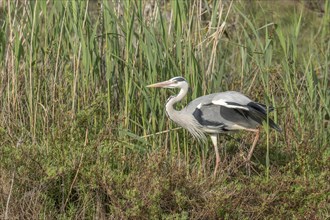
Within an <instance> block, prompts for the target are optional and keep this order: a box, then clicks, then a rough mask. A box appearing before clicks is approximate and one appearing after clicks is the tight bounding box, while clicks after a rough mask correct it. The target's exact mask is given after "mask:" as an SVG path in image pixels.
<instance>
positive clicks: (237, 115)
mask: <svg viewBox="0 0 330 220" xmlns="http://www.w3.org/2000/svg"><path fill="white" fill-rule="evenodd" d="M149 87H165V88H180V89H181V90H180V92H179V94H178V95H177V96H171V97H170V98H169V99H168V101H167V103H166V112H167V115H168V116H169V117H170V119H172V120H173V121H174V122H176V123H177V124H179V125H181V126H182V127H184V128H186V129H187V130H188V131H189V132H190V133H191V134H192V135H193V136H195V137H196V138H198V139H205V133H207V134H209V135H210V136H211V139H212V142H213V144H214V147H215V150H216V159H217V164H216V168H215V173H216V170H217V166H218V163H219V161H220V159H219V155H218V149H217V135H218V134H219V133H225V132H230V131H237V130H248V131H254V132H257V135H256V139H255V141H254V143H253V145H252V147H251V150H250V152H249V155H248V160H250V157H251V155H252V152H253V149H254V147H255V144H256V141H257V139H258V137H259V130H258V129H257V127H258V126H259V125H261V124H262V123H263V121H266V120H267V113H268V112H269V111H271V110H272V108H269V109H268V111H267V107H266V106H265V105H263V104H260V103H257V102H254V101H252V100H251V99H249V98H248V97H246V96H245V95H243V94H241V93H239V92H235V91H227V92H220V93H213V94H210V95H205V96H201V97H199V98H196V99H195V100H193V101H191V102H190V103H189V104H188V105H187V106H186V107H185V108H183V109H181V110H176V109H175V108H174V105H175V103H177V102H179V101H181V100H182V98H183V97H185V96H186V94H187V91H188V83H187V81H186V80H185V79H184V78H182V77H174V78H172V79H170V80H168V81H164V82H161V83H156V84H153V85H150V86H149ZM268 123H269V126H270V127H271V128H274V129H275V130H277V131H280V130H281V129H280V128H279V127H278V126H277V125H276V124H275V123H274V122H273V121H272V120H271V119H268Z"/></svg>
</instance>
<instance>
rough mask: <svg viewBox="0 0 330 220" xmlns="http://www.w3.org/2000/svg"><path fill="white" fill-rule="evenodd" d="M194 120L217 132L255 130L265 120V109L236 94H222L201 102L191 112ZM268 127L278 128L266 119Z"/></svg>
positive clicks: (263, 106)
mask: <svg viewBox="0 0 330 220" xmlns="http://www.w3.org/2000/svg"><path fill="white" fill-rule="evenodd" d="M193 115H194V117H195V118H196V120H197V121H198V122H199V123H200V124H201V125H203V126H204V127H207V128H215V129H217V130H218V131H226V130H236V129H242V128H255V127H256V126H257V125H258V124H262V122H263V121H266V120H267V108H266V106H265V105H262V104H260V103H257V102H253V101H252V100H250V99H249V98H248V97H246V96H244V95H243V94H241V93H238V92H224V93H219V94H218V95H216V96H214V97H213V98H212V99H211V100H207V102H201V103H200V104H199V105H198V106H197V108H196V109H195V111H194V112H193ZM268 121H269V125H270V127H272V128H274V129H276V130H278V131H279V130H280V128H279V127H278V126H277V125H276V124H275V123H274V122H273V121H272V120H271V119H268Z"/></svg>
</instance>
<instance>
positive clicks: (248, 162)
mask: <svg viewBox="0 0 330 220" xmlns="http://www.w3.org/2000/svg"><path fill="white" fill-rule="evenodd" d="M244 163H245V168H246V171H247V173H248V174H249V176H250V175H251V170H253V171H255V172H256V170H255V169H254V166H256V165H257V164H256V163H255V162H253V161H251V160H248V159H245V160H244Z"/></svg>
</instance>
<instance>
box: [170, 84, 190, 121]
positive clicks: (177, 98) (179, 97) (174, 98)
mask: <svg viewBox="0 0 330 220" xmlns="http://www.w3.org/2000/svg"><path fill="white" fill-rule="evenodd" d="M187 91H188V86H187V87H184V88H181V90H180V92H179V94H178V95H177V96H172V97H171V98H169V100H168V101H167V103H166V112H167V114H168V116H169V117H170V118H171V119H172V120H174V121H176V117H175V116H177V115H178V114H179V112H180V111H177V110H175V108H174V104H175V103H177V102H180V101H181V100H182V99H183V98H184V97H185V96H186V94H187Z"/></svg>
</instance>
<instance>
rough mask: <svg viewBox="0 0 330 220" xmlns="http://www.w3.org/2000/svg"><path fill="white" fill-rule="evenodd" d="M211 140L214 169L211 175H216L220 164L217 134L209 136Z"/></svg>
mask: <svg viewBox="0 0 330 220" xmlns="http://www.w3.org/2000/svg"><path fill="white" fill-rule="evenodd" d="M211 140H212V143H213V146H214V151H215V168H214V173H213V175H214V176H216V175H217V170H218V167H219V164H220V155H219V149H218V135H217V134H211Z"/></svg>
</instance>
